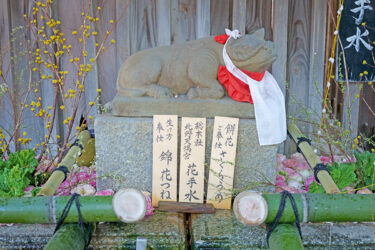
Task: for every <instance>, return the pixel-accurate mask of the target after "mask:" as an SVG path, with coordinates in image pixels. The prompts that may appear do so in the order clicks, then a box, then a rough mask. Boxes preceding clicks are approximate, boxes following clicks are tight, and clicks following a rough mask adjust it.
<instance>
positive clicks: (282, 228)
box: [268, 224, 304, 250]
mask: <svg viewBox="0 0 375 250" xmlns="http://www.w3.org/2000/svg"><path fill="white" fill-rule="evenodd" d="M268 242H269V247H270V249H271V250H290V249H293V250H300V249H304V248H303V244H302V241H301V238H300V236H299V233H298V230H297V228H296V227H295V226H294V225H291V224H278V225H277V227H276V228H275V229H274V230H273V232H272V234H271V236H270V238H269V241H268Z"/></svg>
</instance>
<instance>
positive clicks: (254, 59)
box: [226, 29, 277, 72]
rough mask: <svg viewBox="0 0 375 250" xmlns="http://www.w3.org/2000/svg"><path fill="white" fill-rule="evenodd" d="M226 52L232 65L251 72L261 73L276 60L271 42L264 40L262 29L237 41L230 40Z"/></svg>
mask: <svg viewBox="0 0 375 250" xmlns="http://www.w3.org/2000/svg"><path fill="white" fill-rule="evenodd" d="M226 50H227V53H228V55H229V57H230V58H231V59H232V61H233V63H234V65H236V66H237V67H238V68H240V69H243V70H246V71H251V72H263V71H264V70H266V69H267V68H268V67H269V66H270V65H271V64H272V63H273V62H274V61H275V60H276V58H277V54H276V52H275V46H274V44H273V42H270V41H265V40H264V29H259V30H257V31H255V32H254V33H252V34H250V35H245V36H242V37H241V38H238V39H233V38H231V39H230V40H229V41H228V43H227V46H226Z"/></svg>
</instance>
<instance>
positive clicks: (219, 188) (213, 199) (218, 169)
mask: <svg viewBox="0 0 375 250" xmlns="http://www.w3.org/2000/svg"><path fill="white" fill-rule="evenodd" d="M238 121H239V119H238V118H230V117H219V116H216V117H215V122H214V133H213V137H212V150H211V160H210V173H209V177H208V190H207V203H212V204H213V205H214V206H215V207H216V208H222V209H230V208H231V198H232V194H231V191H232V188H233V175H234V167H235V160H236V148H237V134H238Z"/></svg>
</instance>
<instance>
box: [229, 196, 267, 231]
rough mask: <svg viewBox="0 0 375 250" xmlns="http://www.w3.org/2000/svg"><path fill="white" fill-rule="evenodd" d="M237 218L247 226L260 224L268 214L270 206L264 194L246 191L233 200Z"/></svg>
mask: <svg viewBox="0 0 375 250" xmlns="http://www.w3.org/2000/svg"><path fill="white" fill-rule="evenodd" d="M233 211H234V214H235V216H236V218H237V219H238V220H239V221H240V222H242V223H243V224H245V225H247V226H259V225H260V224H262V223H263V222H264V221H265V220H266V218H267V216H268V206H267V202H266V200H265V199H264V198H263V196H262V195H260V194H259V193H257V192H255V191H251V190H249V191H244V192H241V193H240V194H239V195H237V196H236V198H235V199H234V202H233Z"/></svg>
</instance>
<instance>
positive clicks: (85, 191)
mask: <svg viewBox="0 0 375 250" xmlns="http://www.w3.org/2000/svg"><path fill="white" fill-rule="evenodd" d="M70 193H71V194H74V193H77V194H80V195H82V196H90V195H94V194H95V193H96V190H95V188H94V187H93V186H91V185H89V184H79V185H77V187H75V188H73V189H72V191H70Z"/></svg>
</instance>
